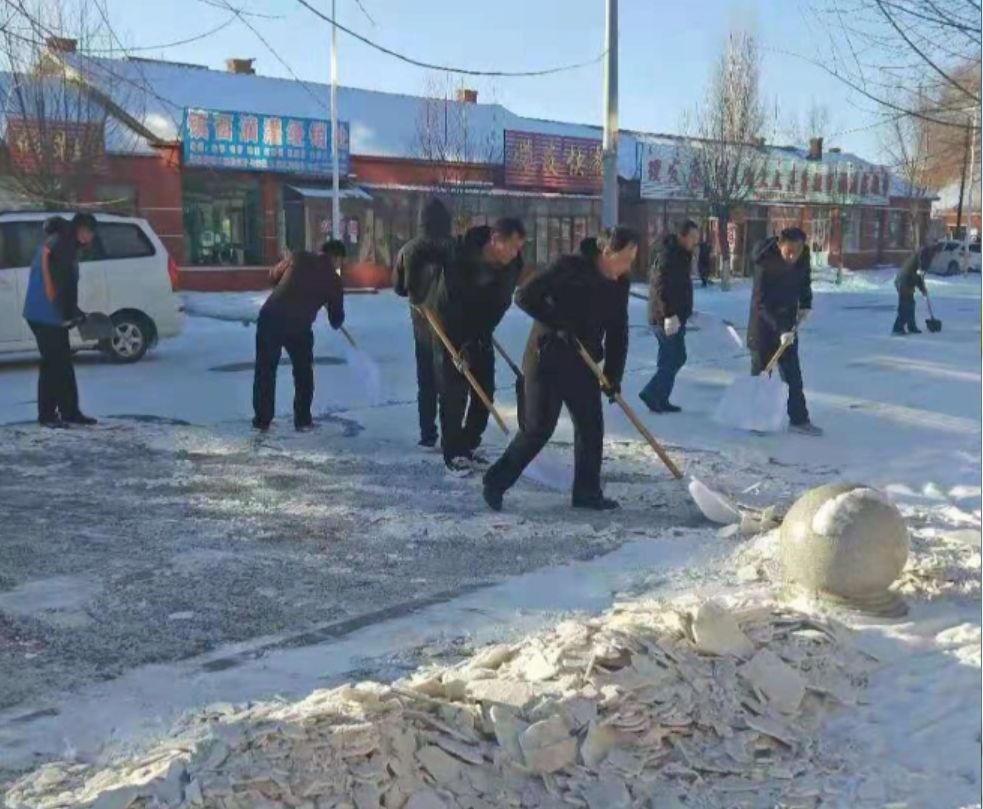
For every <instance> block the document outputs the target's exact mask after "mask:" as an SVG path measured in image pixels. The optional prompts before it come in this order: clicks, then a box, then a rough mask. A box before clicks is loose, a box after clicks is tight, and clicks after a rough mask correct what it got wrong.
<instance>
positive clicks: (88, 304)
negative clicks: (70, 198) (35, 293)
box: [0, 211, 183, 362]
mask: <svg viewBox="0 0 983 809" xmlns="http://www.w3.org/2000/svg"><path fill="white" fill-rule="evenodd" d="M56 215H60V216H64V217H65V218H66V219H71V217H72V216H73V214H72V213H58V212H52V211H11V212H7V213H0V354H9V353H15V352H16V353H19V352H24V351H35V350H36V347H37V346H36V343H35V342H34V335H33V334H32V333H31V329H30V327H29V326H28V325H27V322H26V321H25V320H24V316H23V309H24V296H25V295H26V294H27V282H28V277H29V274H30V266H31V261H32V260H33V258H34V254H35V251H36V250H37V247H38V245H39V244H40V243H41V241H42V239H43V237H44V233H43V231H42V224H43V222H44V221H45V219H47V218H48V217H50V216H56ZM96 220H97V221H98V223H99V227H98V231H97V233H96V238H95V240H94V241H93V242H92V244H91V245H89V246H88V247H87V248H85V249H84V250H83V251H81V252H80V254H79V308H80V309H82V311H83V312H103V313H105V314H107V315H109V316H110V317H111V318H112V320H113V326H114V331H113V336H112V338H111V339H109V340H105V341H103V342H101V343H91V342H90V343H86V342H83V341H82V339H81V338H80V337H79V334H78V331H77V330H75V329H72V331H71V333H70V336H71V341H72V345H73V347H75V348H77V349H98V350H101V351H104V352H106V354H108V355H109V356H110V357H111V358H112V359H114V360H116V361H117V362H136V361H137V360H139V359H141V358H142V357H143V356H144V354H146V353H147V350H148V349H149V348H151V347H153V346H154V345H155V344H156V343H157V341H158V340H160V339H162V338H166V337H174V336H176V335H178V334H180V332H181V327H182V322H183V316H182V314H181V306H180V300H179V298H178V296H177V294H176V293H175V291H174V290H175V287H176V283H177V266H176V265H175V264H174V262H173V260H172V259H171V258H170V256H169V255H168V254H167V250H166V249H165V248H164V245H163V244H161V241H160V239H159V238H157V234H156V233H154V231H153V229H152V228H151V227H150V225H149V224H147V221H146V220H145V219H137V218H134V217H130V216H114V215H111V214H96Z"/></svg>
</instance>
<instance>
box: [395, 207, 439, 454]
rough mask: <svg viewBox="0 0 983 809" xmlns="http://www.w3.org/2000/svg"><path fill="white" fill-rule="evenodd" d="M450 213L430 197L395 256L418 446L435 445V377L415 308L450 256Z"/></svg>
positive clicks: (428, 335)
mask: <svg viewBox="0 0 983 809" xmlns="http://www.w3.org/2000/svg"><path fill="white" fill-rule="evenodd" d="M450 249H451V215H450V212H449V211H448V210H447V208H446V206H445V205H444V203H442V202H441V201H440V200H439V199H436V198H434V199H432V200H430V201H429V202H428V203H427V204H426V205H425V206H424V207H423V211H422V212H421V215H420V235H419V236H417V237H416V238H414V239H411V240H410V241H408V242H407V243H406V244H405V245H403V248H402V249H401V250H400V251H399V255H397V256H396V266H395V267H394V268H393V289H394V291H395V292H396V294H397V295H400V296H401V297H404V298H408V299H409V301H410V320H411V322H412V324H413V344H414V347H415V352H416V405H417V414H418V417H419V421H420V446H422V447H433V446H436V444H437V380H436V377H435V376H434V340H436V339H437V338H436V337H435V336H434V335H433V333H432V332H431V329H430V325H429V324H428V323H427V319H426V318H425V317H424V316H423V315H422V314H421V313H420V312H419V310H418V309H417V308H416V307H418V306H420V305H421V304H423V303H424V302H425V301H426V299H427V296H428V294H429V293H430V288H431V286H432V285H433V283H434V281H435V280H436V279H437V278H439V277H440V275H441V273H442V272H443V270H444V267H445V266H446V264H447V261H448V259H449V257H450Z"/></svg>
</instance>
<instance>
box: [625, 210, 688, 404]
mask: <svg viewBox="0 0 983 809" xmlns="http://www.w3.org/2000/svg"><path fill="white" fill-rule="evenodd" d="M699 238H700V229H699V226H698V225H697V224H696V222H694V221H693V220H692V219H686V220H684V221H682V222H680V223H679V226H678V227H677V228H676V232H675V233H670V234H669V235H668V236H666V238H665V239H664V240H663V241H662V244H661V245H660V246H659V249H658V251H656V254H655V258H654V259H653V261H652V268H651V269H650V270H649V325H650V326H651V327H652V333H653V334H655V338H656V339H657V340H658V341H659V366H658V370H657V371H656V372H655V376H653V377H652V379H651V380H649V383H648V384H647V385H646V386H645V387H644V388H642V392H641V393H640V394H639V398H640V399H641V400H642V401H643V402H645V404H646V405H647V406H648V409H649V410H651V411H652V412H653V413H678V412H679V411H680V409H681V408H679V407H677V406H676V405H674V404H672V403H671V402H670V401H669V397H670V396H671V395H672V389H673V386H674V385H675V383H676V374H678V373H679V370H680V369H681V368H682V367H683V366H684V365H685V364H686V321H687V320H689V318H690V316H691V315H692V314H693V276H692V271H691V268H692V264H693V251H694V250H695V249H696V245H697V243H698V242H699Z"/></svg>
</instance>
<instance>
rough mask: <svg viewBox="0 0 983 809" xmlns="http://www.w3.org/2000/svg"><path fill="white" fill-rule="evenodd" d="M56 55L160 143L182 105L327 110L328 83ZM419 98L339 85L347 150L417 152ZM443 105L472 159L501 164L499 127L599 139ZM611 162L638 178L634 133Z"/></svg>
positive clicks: (550, 124) (326, 113) (536, 121)
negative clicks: (457, 119) (481, 149)
mask: <svg viewBox="0 0 983 809" xmlns="http://www.w3.org/2000/svg"><path fill="white" fill-rule="evenodd" d="M62 56H63V58H64V59H65V61H66V63H67V64H69V65H70V66H71V67H72V68H74V69H76V70H77V71H78V72H79V73H81V74H82V75H83V76H84V77H85V79H86V80H87V81H88V82H90V83H91V84H93V85H94V86H96V87H98V88H99V89H100V90H102V91H103V92H105V93H106V94H107V95H109V96H110V97H111V98H112V99H113V100H114V101H115V102H116V103H117V104H118V105H119V106H120V107H122V108H123V109H125V110H127V111H128V112H129V113H130V114H131V115H133V116H134V117H135V118H137V119H138V120H141V121H142V122H143V123H144V124H145V126H146V127H147V128H148V129H150V130H151V131H152V132H154V133H155V134H156V135H158V136H159V137H160V138H161V139H162V140H176V139H178V138H179V136H180V130H181V122H182V119H183V116H184V110H185V109H186V108H189V107H198V108H202V109H212V110H225V111H237V112H253V113H258V114H260V115H263V114H266V115H292V116H296V117H299V118H328V117H330V115H331V88H330V86H329V85H326V84H318V83H316V82H301V81H296V80H293V79H280V78H273V77H270V76H259V75H245V74H236V73H230V72H226V71H220V70H211V69H209V68H206V67H197V66H194V65H185V64H179V63H174V62H162V61H152V60H144V59H109V58H104V57H91V56H83V55H81V54H64V55H62ZM427 103H428V102H427V99H425V98H422V97H419V96H410V95H402V94H399V93H386V92H380V91H377V90H362V89H359V88H355V87H339V88H338V117H339V119H340V120H342V121H348V123H349V127H350V132H351V135H350V137H351V151H352V154H357V155H367V156H372V157H404V158H408V157H419V156H420V151H419V125H420V121H421V116H423V115H425V110H426V107H425V105H426V104H427ZM440 103H441V104H443V103H444V100H443V99H441V100H440ZM446 103H447V104H448V105H449V108H450V109H451V110H452V114H453V111H460V108H461V107H462V106H464V107H466V108H467V115H468V128H469V132H470V137H471V138H472V139H473V140H474V142H475V143H479V144H484V143H494V144H497V149H498V154H497V155H495V154H485V155H482V156H480V157H479V158H477V162H485V161H487V162H501V148H502V144H503V142H504V135H503V132H504V130H506V129H515V130H521V131H524V132H537V133H541V134H546V135H566V136H568V137H581V138H600V137H601V127H600V126H587V125H583V124H571V123H563V122H560V121H548V120H543V119H540V118H527V117H525V116H522V115H516V114H515V113H513V112H511V111H510V110H508V109H507V108H505V107H503V106H502V105H501V104H483V103H475V104H463V103H462V102H457V101H454V100H449V101H447V102H446ZM482 157H483V158H484V161H483V160H482V159H481V158H482ZM489 158H490V159H489ZM618 162H619V166H618V168H619V173H620V174H621V176H623V177H625V178H629V179H631V178H636V177H637V176H638V166H637V160H636V149H635V138H634V137H633V136H632V134H631V133H628V132H624V131H622V132H621V136H620V142H619V149H618Z"/></svg>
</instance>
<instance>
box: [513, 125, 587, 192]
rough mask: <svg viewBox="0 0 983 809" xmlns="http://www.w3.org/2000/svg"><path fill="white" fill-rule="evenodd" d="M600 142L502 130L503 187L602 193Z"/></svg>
mask: <svg viewBox="0 0 983 809" xmlns="http://www.w3.org/2000/svg"><path fill="white" fill-rule="evenodd" d="M603 178H604V171H603V163H602V151H601V141H599V140H595V139H594V138H568V137H563V136H560V135H542V134H539V133H537V132H517V131H515V130H512V129H506V130H505V185H506V186H509V187H510V188H537V189H543V190H547V191H571V192H580V193H589V194H599V193H601V187H602V185H603Z"/></svg>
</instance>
